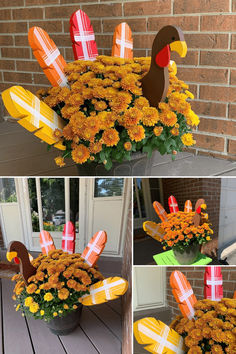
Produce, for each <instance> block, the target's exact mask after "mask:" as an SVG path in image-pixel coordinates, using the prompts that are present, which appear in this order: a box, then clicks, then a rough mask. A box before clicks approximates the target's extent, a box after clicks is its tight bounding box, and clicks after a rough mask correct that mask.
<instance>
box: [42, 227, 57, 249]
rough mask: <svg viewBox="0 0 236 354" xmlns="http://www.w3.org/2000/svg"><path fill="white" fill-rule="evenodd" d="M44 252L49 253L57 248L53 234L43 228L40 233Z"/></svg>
mask: <svg viewBox="0 0 236 354" xmlns="http://www.w3.org/2000/svg"><path fill="white" fill-rule="evenodd" d="M39 240H40V246H41V249H42V253H43V254H46V255H48V252H49V251H53V250H55V249H56V247H55V245H54V241H53V238H52V236H51V235H50V233H49V232H48V231H45V230H42V231H41V232H40V234H39Z"/></svg>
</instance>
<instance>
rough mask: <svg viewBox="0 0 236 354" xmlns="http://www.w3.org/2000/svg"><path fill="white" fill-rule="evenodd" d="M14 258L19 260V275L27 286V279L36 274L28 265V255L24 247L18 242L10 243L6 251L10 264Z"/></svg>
mask: <svg viewBox="0 0 236 354" xmlns="http://www.w3.org/2000/svg"><path fill="white" fill-rule="evenodd" d="M14 258H18V259H19V260H20V265H19V266H20V273H21V274H22V276H23V279H24V282H25V284H26V285H27V284H28V279H29V277H31V275H34V274H35V273H36V268H35V267H34V266H32V264H31V263H30V259H29V254H28V251H27V249H26V247H25V245H23V243H21V242H19V241H12V242H10V243H9V246H8V249H7V260H8V261H9V262H11V261H12V259H14Z"/></svg>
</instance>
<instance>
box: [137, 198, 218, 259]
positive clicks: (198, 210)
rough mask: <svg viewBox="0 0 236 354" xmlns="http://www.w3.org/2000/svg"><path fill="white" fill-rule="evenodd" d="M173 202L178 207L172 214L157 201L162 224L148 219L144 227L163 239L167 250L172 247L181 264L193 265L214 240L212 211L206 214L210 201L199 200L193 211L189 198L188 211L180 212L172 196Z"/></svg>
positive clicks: (156, 207)
mask: <svg viewBox="0 0 236 354" xmlns="http://www.w3.org/2000/svg"><path fill="white" fill-rule="evenodd" d="M173 203H174V205H175V206H174V209H173V207H171V206H170V210H171V213H170V214H167V213H166V211H165V210H164V208H163V207H162V206H161V204H160V203H158V202H154V203H153V206H154V209H155V211H156V212H157V214H158V216H159V217H160V218H161V220H162V223H161V224H156V223H154V222H152V221H146V222H144V224H143V229H144V231H145V232H146V233H147V234H148V235H149V236H151V237H153V238H154V239H156V240H157V241H159V242H161V244H162V246H163V249H164V250H166V249H167V248H171V249H172V251H173V254H174V257H175V258H176V259H177V261H178V262H179V264H192V263H194V261H195V260H196V259H197V257H198V255H199V251H200V248H201V245H203V244H204V243H206V242H208V241H210V240H211V236H212V234H213V230H212V229H211V228H210V223H209V221H208V214H206V213H205V209H206V204H205V201H204V200H203V199H199V200H198V201H197V203H196V206H195V212H193V211H192V206H191V208H190V205H191V202H190V201H189V200H188V201H186V203H185V210H184V211H179V208H178V204H177V202H176V199H175V198H174V197H173V196H171V197H170V198H169V205H173Z"/></svg>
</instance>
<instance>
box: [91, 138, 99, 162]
mask: <svg viewBox="0 0 236 354" xmlns="http://www.w3.org/2000/svg"><path fill="white" fill-rule="evenodd" d="M89 151H90V153H91V154H97V153H99V152H100V151H102V143H101V141H96V142H95V143H90V145H89ZM90 159H91V158H90Z"/></svg>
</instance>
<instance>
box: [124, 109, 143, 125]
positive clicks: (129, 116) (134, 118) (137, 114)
mask: <svg viewBox="0 0 236 354" xmlns="http://www.w3.org/2000/svg"><path fill="white" fill-rule="evenodd" d="M142 116H143V114H142V111H140V110H139V109H138V108H136V107H133V108H130V109H127V110H126V111H125V113H124V116H123V122H124V126H125V127H126V128H130V127H132V126H134V125H137V124H138V123H139V121H140V119H142Z"/></svg>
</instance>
